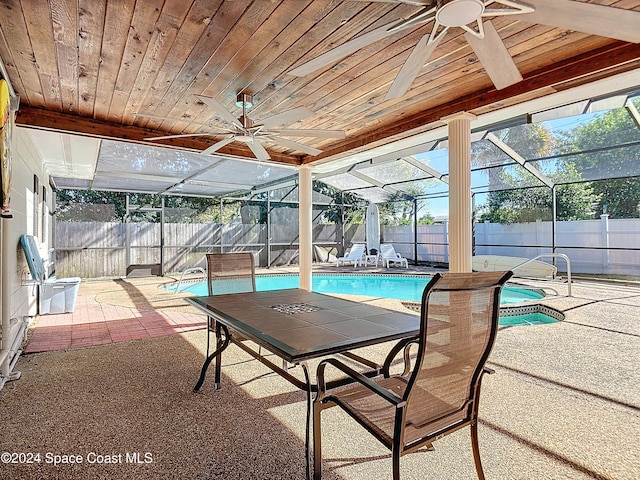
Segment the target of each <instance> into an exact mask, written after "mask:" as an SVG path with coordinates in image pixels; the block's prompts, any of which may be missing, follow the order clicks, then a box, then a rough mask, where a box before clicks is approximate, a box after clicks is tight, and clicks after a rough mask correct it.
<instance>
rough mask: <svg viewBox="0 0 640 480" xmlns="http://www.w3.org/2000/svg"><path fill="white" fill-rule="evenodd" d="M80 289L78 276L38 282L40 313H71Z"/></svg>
mask: <svg viewBox="0 0 640 480" xmlns="http://www.w3.org/2000/svg"><path fill="white" fill-rule="evenodd" d="M79 289H80V277H69V278H58V279H51V280H45V281H44V282H43V283H41V284H40V315H42V314H46V313H52V314H55V313H72V312H73V311H74V310H75V308H76V299H77V298H78V290H79Z"/></svg>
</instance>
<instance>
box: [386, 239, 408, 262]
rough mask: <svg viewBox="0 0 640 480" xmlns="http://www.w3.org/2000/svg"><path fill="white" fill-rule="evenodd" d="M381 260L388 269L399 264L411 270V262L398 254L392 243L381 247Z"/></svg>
mask: <svg viewBox="0 0 640 480" xmlns="http://www.w3.org/2000/svg"><path fill="white" fill-rule="evenodd" d="M380 259H381V260H382V264H383V265H384V266H385V267H386V268H389V267H390V266H391V264H392V263H399V264H400V266H402V265H404V267H405V268H409V261H408V260H407V259H406V258H404V257H403V256H402V255H400V254H399V253H397V252H396V250H395V248H393V245H391V244H390V243H383V244H382V245H380Z"/></svg>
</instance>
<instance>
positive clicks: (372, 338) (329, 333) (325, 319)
mask: <svg viewBox="0 0 640 480" xmlns="http://www.w3.org/2000/svg"><path fill="white" fill-rule="evenodd" d="M186 300H187V301H188V302H189V303H190V304H192V305H193V306H195V307H196V308H198V309H200V310H202V311H203V312H204V313H206V314H207V315H208V316H209V317H210V318H212V319H213V320H214V322H213V323H212V326H214V330H215V335H216V350H215V351H214V352H213V353H211V354H210V355H209V356H208V357H207V358H206V360H205V361H204V364H203V365H202V369H201V372H200V377H199V379H198V382H197V383H196V385H195V387H194V392H197V391H199V390H200V389H201V387H202V385H203V383H204V381H205V377H206V373H207V370H208V368H209V365H210V364H211V363H212V362H213V361H214V360H215V373H214V376H215V388H216V389H220V388H221V361H222V352H223V351H224V350H225V349H226V348H227V346H228V345H229V344H230V343H234V344H235V345H237V346H238V347H240V348H241V349H242V350H244V351H246V352H247V353H249V354H250V355H251V356H253V357H254V358H256V359H258V360H259V361H260V362H262V363H263V364H264V365H266V366H268V367H269V368H271V369H272V370H273V371H274V372H276V373H278V374H279V375H281V376H282V377H284V378H285V379H287V380H288V381H290V382H291V383H292V384H294V385H295V386H296V387H298V388H300V389H303V390H305V391H306V392H307V421H306V439H305V448H306V450H305V453H306V466H307V472H306V473H307V478H310V475H311V471H310V469H311V467H310V461H309V453H310V448H311V445H310V412H311V402H312V394H313V392H315V391H317V385H316V384H315V383H314V382H313V381H312V379H311V376H310V374H309V367H308V363H307V362H308V361H310V360H316V359H322V358H323V357H327V356H331V355H337V354H340V355H345V356H347V357H349V358H351V359H352V360H354V361H356V362H358V363H360V364H362V365H363V369H364V371H363V373H364V374H365V375H368V376H373V375H377V374H379V373H380V371H381V368H382V367H381V366H380V365H379V364H378V363H376V362H374V361H371V360H370V359H367V358H364V357H362V356H361V355H356V354H355V353H354V352H353V350H356V349H358V348H362V347H367V346H371V345H376V344H380V343H385V342H389V341H394V340H402V339H411V338H414V337H415V336H416V335H418V333H419V332H420V320H419V317H418V316H416V315H415V314H408V313H402V312H398V311H394V310H389V309H386V308H382V307H378V306H374V305H368V304H364V303H359V302H355V301H351V300H346V299H343V298H339V297H334V296H330V295H325V294H321V293H316V292H309V291H306V290H302V289H285V290H272V291H259V292H249V293H235V294H225V295H213V296H202V297H190V298H187V299H186ZM214 324H215V325H214ZM247 339H248V340H251V341H252V342H254V343H255V345H257V346H259V347H262V348H264V349H266V350H267V351H269V352H271V353H272V354H274V355H276V356H277V357H279V358H281V359H282V360H283V361H284V362H287V363H288V364H293V365H300V366H301V367H302V370H303V372H304V380H301V379H300V378H299V377H297V376H295V375H293V374H292V373H291V372H290V370H289V368H288V367H287V366H286V364H287V363H285V364H283V365H282V366H280V365H278V364H276V363H274V362H273V361H271V360H270V359H269V358H267V357H266V356H265V355H262V354H261V349H260V348H255V347H254V346H253V345H251V344H249V343H248V342H246V341H245V340H247ZM344 383H346V381H345V380H344V379H337V380H335V381H333V382H331V383H329V384H328V387H333V386H337V385H340V384H344Z"/></svg>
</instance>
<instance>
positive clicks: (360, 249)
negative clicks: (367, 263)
mask: <svg viewBox="0 0 640 480" xmlns="http://www.w3.org/2000/svg"><path fill="white" fill-rule="evenodd" d="M364 255H365V245H364V244H363V243H354V244H353V245H352V246H351V249H350V250H349V253H348V254H347V255H345V256H344V257H338V261H337V262H336V267H339V266H340V265H341V264H346V263H353V268H356V267H357V266H359V265H362V263H363V261H364Z"/></svg>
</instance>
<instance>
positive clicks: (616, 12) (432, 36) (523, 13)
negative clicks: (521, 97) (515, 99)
mask: <svg viewBox="0 0 640 480" xmlns="http://www.w3.org/2000/svg"><path fill="white" fill-rule="evenodd" d="M357 1H373V2H380V3H395V4H407V5H412V6H416V7H419V8H420V9H419V10H418V11H417V12H416V13H415V14H413V15H411V16H410V17H409V18H407V19H401V20H397V21H394V22H391V23H388V24H386V25H383V26H382V27H379V28H377V29H375V30H372V31H370V32H368V33H365V34H363V35H360V36H359V37H356V38H354V39H352V40H350V41H348V42H346V43H344V44H342V45H339V46H338V47H335V48H333V49H331V50H329V51H327V52H326V53H324V54H322V55H320V56H318V57H316V58H314V59H312V60H310V61H308V62H305V63H303V64H302V65H299V66H298V67H296V68H294V69H292V70H290V71H289V72H288V73H289V74H290V75H295V76H299V77H302V76H306V75H308V74H310V73H312V72H314V71H316V70H318V69H320V68H323V67H326V66H328V65H331V64H332V63H335V62H337V61H339V60H341V59H342V58H344V57H346V56H348V55H351V54H352V53H354V52H356V51H357V50H359V49H361V48H364V47H366V46H367V45H371V44H372V43H374V42H377V41H378V40H382V39H383V38H386V37H389V36H391V35H394V34H396V33H397V32H400V31H402V30H407V29H411V28H415V27H419V26H422V25H425V24H428V23H431V22H433V26H432V27H431V31H430V32H429V33H427V34H425V35H424V36H423V37H422V38H421V39H420V40H419V41H418V43H417V45H416V46H415V47H414V48H413V50H412V51H411V53H410V55H409V57H408V58H407V60H406V61H405V63H404V65H403V66H402V68H401V69H400V71H399V73H398V75H397V76H396V78H395V80H394V81H393V83H392V84H391V87H390V88H389V90H388V91H387V94H386V96H385V100H389V99H393V98H400V97H402V96H403V95H404V94H405V93H406V92H407V90H408V89H409V87H411V84H412V83H413V81H414V80H415V79H416V77H417V76H418V73H419V72H420V70H421V69H422V67H423V66H424V65H425V64H426V63H427V61H428V59H429V57H431V55H432V54H433V52H434V51H435V49H436V48H437V46H438V44H439V43H440V42H441V41H442V39H443V37H444V36H445V34H446V33H447V31H448V30H449V29H450V28H453V27H458V28H461V29H463V30H464V31H465V34H464V37H465V39H466V41H467V42H468V43H469V45H470V46H471V48H472V49H473V51H474V52H475V54H476V56H477V57H478V60H479V61H480V63H481V64H482V66H483V67H484V69H485V71H486V72H487V75H489V78H491V81H492V82H493V84H494V85H495V87H496V88H497V89H502V88H505V87H508V86H510V85H513V84H516V83H518V82H520V81H521V80H522V75H521V74H520V72H519V70H518V68H517V66H516V64H515V63H514V61H513V59H512V57H511V54H510V53H509V51H508V50H507V48H506V46H505V45H504V43H503V41H502V39H501V38H500V36H499V34H498V32H497V31H496V29H495V27H494V26H493V24H492V23H491V21H490V20H484V19H485V18H487V17H499V16H506V15H514V16H516V15H517V19H518V20H522V21H524V22H528V23H532V24H542V25H548V26H553V27H558V28H564V29H570V30H575V31H578V32H582V33H588V34H592V35H598V36H602V37H607V38H615V39H618V40H623V41H627V42H632V43H638V42H640V27H639V26H640V12H637V11H632V10H624V9H621V8H616V7H610V6H605V5H597V4H591V3H584V2H577V1H573V0H525V1H513V0H500V1H494V0H357ZM347 25H348V24H347Z"/></svg>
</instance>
